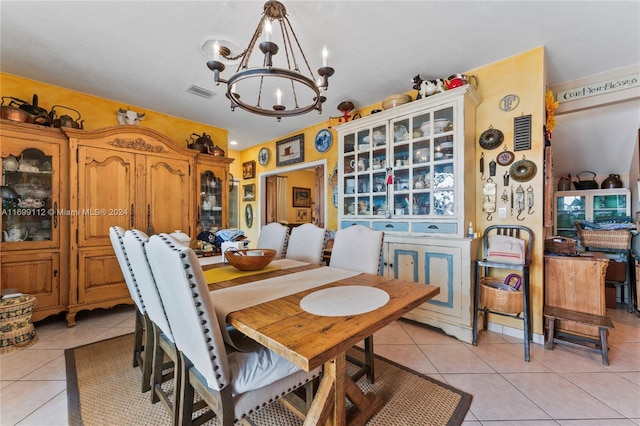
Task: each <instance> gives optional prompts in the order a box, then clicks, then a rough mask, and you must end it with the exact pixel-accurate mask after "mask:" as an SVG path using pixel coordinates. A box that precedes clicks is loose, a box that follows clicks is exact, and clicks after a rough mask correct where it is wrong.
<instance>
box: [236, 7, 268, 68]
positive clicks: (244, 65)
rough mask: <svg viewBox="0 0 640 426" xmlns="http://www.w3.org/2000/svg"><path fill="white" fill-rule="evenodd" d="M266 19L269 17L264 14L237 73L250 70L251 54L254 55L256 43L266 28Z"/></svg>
mask: <svg viewBox="0 0 640 426" xmlns="http://www.w3.org/2000/svg"><path fill="white" fill-rule="evenodd" d="M265 19H267V15H265V14H264V13H263V14H262V17H261V18H260V22H258V26H257V27H256V30H255V31H254V33H253V36H252V37H251V41H250V42H249V45H248V46H247V49H246V50H245V55H244V57H243V58H242V60H241V61H240V63H239V64H238V68H237V69H236V73H238V72H240V71H241V70H243V69H247V68H249V59H250V58H251V53H253V50H254V49H255V46H256V42H257V41H258V39H259V38H260V36H261V35H262V29H263V28H264V21H265Z"/></svg>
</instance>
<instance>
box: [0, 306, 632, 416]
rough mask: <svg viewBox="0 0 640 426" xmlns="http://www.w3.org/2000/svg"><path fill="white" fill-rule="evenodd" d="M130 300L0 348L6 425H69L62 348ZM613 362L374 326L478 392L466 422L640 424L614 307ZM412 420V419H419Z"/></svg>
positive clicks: (628, 320) (621, 314)
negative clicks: (29, 341) (27, 342)
mask: <svg viewBox="0 0 640 426" xmlns="http://www.w3.org/2000/svg"><path fill="white" fill-rule="evenodd" d="M133 312H134V311H133V308H132V307H131V306H119V307H116V308H114V309H111V310H97V311H94V312H81V313H80V314H78V316H77V324H78V325H77V326H76V327H72V328H68V327H67V326H66V322H65V321H64V317H53V318H50V319H47V320H45V321H41V322H39V323H36V330H37V332H38V336H39V339H40V340H39V341H38V343H36V344H34V345H32V346H30V347H29V348H25V349H22V350H20V351H17V352H12V353H9V354H3V355H0V379H1V380H0V425H2V426H9V425H21V426H25V425H38V426H44V425H66V424H67V400H66V383H65V363H64V349H65V348H70V347H74V346H78V345H82V344H85V343H89V342H92V341H98V340H102V339H105V338H108V337H113V336H116V335H120V334H124V333H129V332H131V331H132V330H133V325H134V313H133ZM609 316H610V317H611V318H612V320H613V322H614V323H615V327H616V328H615V329H614V330H612V331H611V333H610V337H609V343H610V344H609V346H610V352H609V359H610V365H609V366H608V367H605V366H603V365H602V363H601V358H600V355H599V354H598V353H596V352H592V351H587V350H582V349H580V348H578V349H576V348H569V347H567V346H556V348H555V349H554V350H553V351H549V350H546V349H545V348H544V346H543V345H540V344H533V345H532V352H531V362H525V361H524V360H523V345H522V341H521V340H518V339H516V338H512V337H508V336H504V335H502V334H498V333H495V332H490V331H483V332H481V333H480V339H479V344H478V346H472V345H469V344H466V343H461V342H459V341H458V340H456V339H454V338H452V337H449V336H446V335H444V334H442V333H441V332H439V331H438V330H435V329H431V328H428V327H424V326H421V325H417V324H415V323H411V322H405V321H398V322H396V323H394V324H391V325H389V326H388V327H386V328H385V329H383V330H381V331H380V332H378V333H376V338H375V341H376V346H375V349H376V353H378V354H380V355H382V356H384V357H387V358H390V359H392V360H395V361H396V362H399V363H402V364H404V365H406V366H408V367H410V368H412V369H414V370H416V371H419V372H422V373H424V374H427V375H429V376H432V377H434V378H436V379H438V380H441V381H444V382H447V383H450V384H451V385H453V386H455V387H457V388H459V389H462V390H465V391H467V392H469V393H471V394H472V395H473V403H472V405H471V409H470V411H469V413H468V414H467V417H466V419H465V425H469V426H471V425H500V426H507V425H527V426H543V425H544V426H546V425H603V426H618V425H640V318H638V317H637V316H636V315H635V314H630V313H627V312H626V310H624V309H623V307H622V305H620V306H619V307H618V309H613V310H609ZM412 426H413V425H412Z"/></svg>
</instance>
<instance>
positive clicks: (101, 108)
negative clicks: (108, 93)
mask: <svg viewBox="0 0 640 426" xmlns="http://www.w3.org/2000/svg"><path fill="white" fill-rule="evenodd" d="M0 92H1V93H0V94H1V95H2V96H11V97H14V98H18V99H22V100H24V101H27V102H29V103H32V100H33V95H34V94H37V95H38V106H39V107H41V108H44V109H46V110H47V111H50V110H51V107H53V106H54V105H63V106H67V107H70V108H73V109H75V110H77V111H78V112H79V113H80V115H81V117H82V120H84V123H83V127H84V129H86V130H95V129H101V128H104V127H111V126H116V125H118V121H117V120H116V112H117V111H118V109H119V108H124V109H131V110H133V111H136V112H140V113H145V118H144V120H142V121H141V123H140V125H141V126H142V127H148V128H150V129H153V130H157V131H159V132H160V133H162V134H163V135H166V136H168V137H169V138H171V139H173V140H174V141H175V142H177V143H179V144H181V145H182V146H186V145H187V143H186V140H187V139H189V136H190V135H191V134H192V133H197V134H200V135H201V134H202V133H203V132H204V133H206V134H207V135H210V136H211V139H212V140H213V143H214V145H218V146H220V148H222V149H224V150H225V152H226V151H227V138H228V131H227V130H226V129H221V128H217V127H212V126H209V125H205V124H202V123H197V122H195V121H189V120H185V119H183V118H178V117H174V116H171V115H166V114H161V113H159V112H155V111H151V110H148V109H144V108H141V107H138V106H136V105H125V104H123V103H122V102H118V101H113V100H109V99H104V98H99V97H97V96H93V95H89V94H86V93H81V92H75V91H73V90H69V89H65V88H62V87H57V86H53V85H50V84H46V83H41V82H38V81H35V80H29V79H26V78H22V77H18V76H14V75H11V74H6V73H0ZM5 105H8V101H7V102H5ZM56 112H57V113H59V115H65V114H66V115H69V116H70V117H72V118H73V119H74V120H75V119H76V118H77V115H76V114H75V113H74V112H73V111H69V110H66V109H63V108H59V109H58V108H56Z"/></svg>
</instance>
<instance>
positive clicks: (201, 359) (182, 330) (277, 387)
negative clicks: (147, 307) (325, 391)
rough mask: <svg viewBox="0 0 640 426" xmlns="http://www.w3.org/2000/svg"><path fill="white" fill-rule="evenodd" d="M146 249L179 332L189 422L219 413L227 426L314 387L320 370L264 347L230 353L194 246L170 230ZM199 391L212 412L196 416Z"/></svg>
mask: <svg viewBox="0 0 640 426" xmlns="http://www.w3.org/2000/svg"><path fill="white" fill-rule="evenodd" d="M146 249H147V253H148V258H149V263H150V265H151V269H152V272H153V275H154V277H155V281H156V285H157V288H158V291H159V293H160V297H161V298H162V301H163V303H164V307H165V311H166V313H167V318H168V320H169V325H170V326H171V329H172V330H179V332H177V331H176V333H175V334H174V337H175V339H176V344H177V347H178V350H179V353H180V367H181V372H180V377H181V379H182V384H181V389H182V397H181V404H182V405H181V410H180V411H181V415H180V419H181V423H182V424H183V425H191V424H202V423H203V422H204V421H206V420H207V419H210V418H212V417H214V416H216V417H217V419H218V422H219V424H220V425H222V426H227V425H232V424H234V422H246V419H245V418H246V416H248V415H249V414H251V413H252V412H253V411H255V410H257V409H259V408H260V407H262V406H264V405H267V404H269V403H271V402H273V401H275V400H276V399H281V401H283V402H284V403H285V404H286V399H285V395H288V394H290V393H291V392H292V391H294V390H296V389H297V388H300V387H302V386H306V388H307V391H309V390H310V384H311V381H312V380H313V379H314V378H315V377H317V376H318V374H319V372H320V369H319V368H318V369H315V370H313V371H311V372H306V371H303V370H300V369H299V368H298V367H297V366H295V365H294V364H292V363H290V362H289V361H287V360H285V359H284V358H282V357H280V356H278V355H277V354H275V353H274V352H272V351H271V350H269V349H267V348H265V347H262V346H260V347H259V349H257V350H255V351H252V352H231V351H229V352H228V351H227V348H226V347H225V344H224V341H223V338H222V333H221V329H220V326H221V325H222V326H224V324H219V323H218V319H217V317H216V314H215V311H214V309H213V304H212V302H211V298H213V297H215V291H213V292H211V293H210V292H209V289H208V287H207V283H206V281H205V278H204V274H203V273H202V268H201V267H200V264H199V262H198V259H197V258H196V255H195V254H194V252H193V250H191V249H190V248H188V247H184V246H181V245H179V244H176V243H175V241H174V240H172V239H171V238H170V237H169V236H168V235H167V234H158V235H154V236H152V237H151V238H150V240H149V243H148V244H147V245H146ZM258 372H260V373H259V374H258ZM195 392H197V393H198V394H199V395H200V396H201V397H202V400H203V401H204V402H205V403H206V404H207V405H208V406H209V408H210V410H208V411H205V412H204V413H202V414H201V416H200V417H198V418H196V419H192V415H193V412H194V404H193V400H194V395H195ZM307 394H309V392H307ZM196 411H197V410H196ZM294 412H296V413H298V414H301V413H300V412H299V411H295V410H294ZM301 415H302V414H301ZM247 423H248V422H247Z"/></svg>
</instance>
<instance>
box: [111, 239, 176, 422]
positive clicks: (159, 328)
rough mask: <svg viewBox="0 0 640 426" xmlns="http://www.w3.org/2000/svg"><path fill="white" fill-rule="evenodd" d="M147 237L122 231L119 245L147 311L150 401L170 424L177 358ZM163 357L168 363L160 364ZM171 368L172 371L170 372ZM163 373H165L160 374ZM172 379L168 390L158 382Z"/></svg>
mask: <svg viewBox="0 0 640 426" xmlns="http://www.w3.org/2000/svg"><path fill="white" fill-rule="evenodd" d="M148 241H149V237H148V236H147V234H145V233H144V232H142V231H139V230H137V229H131V230H128V231H126V232H125V235H124V238H123V244H124V249H125V253H126V255H127V257H128V259H129V264H130V266H131V271H132V275H133V277H134V281H135V283H136V286H137V288H138V291H139V294H140V296H141V299H142V302H143V303H144V306H145V308H146V311H147V317H148V319H149V325H148V327H147V330H148V331H147V334H148V335H150V336H151V339H148V341H149V350H150V351H151V352H152V354H153V356H152V366H151V367H152V368H151V372H152V374H151V402H152V403H156V402H158V401H161V402H162V404H163V405H164V407H165V409H166V410H167V411H168V412H169V414H170V415H171V416H172V418H173V424H177V423H178V420H179V410H178V409H179V407H180V400H179V398H180V377H179V372H180V368H179V365H178V364H179V357H178V351H177V349H176V345H175V343H174V337H173V332H172V330H171V327H170V326H169V321H168V320H167V315H166V313H165V309H164V305H163V304H162V300H161V299H160V294H159V293H158V289H157V287H156V283H155V279H154V276H153V274H152V272H151V267H150V266H149V261H148V258H147V253H146V250H145V244H146V243H147V242H148ZM165 355H166V356H167V357H169V359H170V360H171V362H169V363H166V364H165V362H164V359H165ZM171 367H173V370H171ZM165 370H167V373H165V372H164V371H165ZM172 377H173V379H174V380H173V387H172V388H171V389H169V390H168V391H165V390H164V389H163V388H162V383H163V382H165V381H167V380H169V379H171V378H172Z"/></svg>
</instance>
